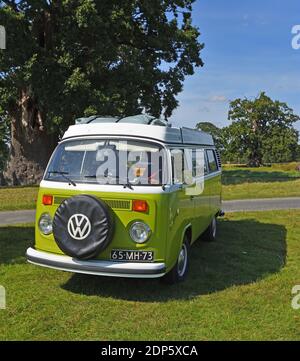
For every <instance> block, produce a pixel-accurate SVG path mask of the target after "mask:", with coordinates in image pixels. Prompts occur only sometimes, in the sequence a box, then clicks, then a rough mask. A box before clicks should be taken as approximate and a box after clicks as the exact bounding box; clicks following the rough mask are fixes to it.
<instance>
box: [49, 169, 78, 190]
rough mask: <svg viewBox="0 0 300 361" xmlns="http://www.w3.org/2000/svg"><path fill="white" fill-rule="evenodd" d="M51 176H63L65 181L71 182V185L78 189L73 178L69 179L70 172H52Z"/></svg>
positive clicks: (50, 172)
mask: <svg viewBox="0 0 300 361" xmlns="http://www.w3.org/2000/svg"><path fill="white" fill-rule="evenodd" d="M48 173H49V174H59V175H61V176H62V177H63V178H65V180H67V181H68V182H69V185H71V184H72V186H74V187H76V183H75V182H74V181H72V179H71V178H69V177H67V174H69V173H68V172H60V171H58V170H52V171H51V170H50V171H48Z"/></svg>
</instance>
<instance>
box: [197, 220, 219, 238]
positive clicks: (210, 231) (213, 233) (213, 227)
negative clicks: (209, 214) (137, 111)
mask: <svg viewBox="0 0 300 361" xmlns="http://www.w3.org/2000/svg"><path fill="white" fill-rule="evenodd" d="M201 239H202V240H203V241H205V242H214V241H216V239H217V217H214V218H213V219H212V221H211V223H210V225H209V226H208V228H207V229H206V231H205V232H204V233H203V234H202V236H201Z"/></svg>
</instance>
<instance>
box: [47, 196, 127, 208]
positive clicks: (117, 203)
mask: <svg viewBox="0 0 300 361" xmlns="http://www.w3.org/2000/svg"><path fill="white" fill-rule="evenodd" d="M65 199H67V197H60V196H55V197H54V204H55V205H60V204H61V203H62V202H63V201H64V200H65ZM101 200H102V201H104V202H105V203H106V204H107V205H108V206H109V207H110V208H112V209H127V210H131V203H132V202H131V201H130V200H123V199H105V198H101Z"/></svg>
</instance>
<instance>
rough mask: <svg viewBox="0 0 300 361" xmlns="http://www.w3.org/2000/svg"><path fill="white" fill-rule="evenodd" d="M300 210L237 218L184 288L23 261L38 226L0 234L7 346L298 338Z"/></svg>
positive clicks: (2, 328) (2, 332)
mask: <svg viewBox="0 0 300 361" xmlns="http://www.w3.org/2000/svg"><path fill="white" fill-rule="evenodd" d="M299 219H300V211H294V210H293V211H280V212H263V213H240V214H229V215H228V216H227V217H226V218H225V219H224V220H221V221H220V235H219V240H218V242H215V243H210V244H207V243H202V242H198V243H197V244H195V245H194V246H193V248H192V259H191V272H190V275H189V278H188V280H187V281H186V282H185V283H183V284H180V285H175V286H166V285H163V284H162V283H161V282H159V281H158V280H134V279H120V278H116V279H114V278H104V277H96V276H85V275H73V274H70V273H65V272H60V271H55V270H50V269H45V268H40V267H37V266H33V265H29V264H26V263H25V258H24V253H25V250H26V248H27V247H28V246H30V245H31V244H32V241H33V228H32V227H31V226H28V225H27V226H26V225H23V226H18V227H15V226H13V227H7V228H0V249H1V252H0V280H1V281H0V283H1V284H2V285H3V286H5V288H6V292H7V308H6V310H0V339H2V340H21V339H22V340H23V339H25V340H54V339H55V340H64V339H66V340H150V339H155V340H238V339H242V340H299V339H300V310H298V311H296V310H293V309H292V307H291V300H292V295H291V289H292V287H293V286H294V285H296V284H300V267H299V264H300V243H299V234H300V222H299Z"/></svg>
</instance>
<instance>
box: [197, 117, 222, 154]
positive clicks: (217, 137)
mask: <svg viewBox="0 0 300 361" xmlns="http://www.w3.org/2000/svg"><path fill="white" fill-rule="evenodd" d="M196 129H198V130H202V131H203V132H206V133H209V134H211V135H212V137H213V138H214V142H215V144H216V147H217V149H218V150H219V151H220V152H222V151H223V148H224V145H223V133H222V129H221V128H219V127H217V126H216V125H214V124H213V123H211V122H200V123H198V124H197V125H196Z"/></svg>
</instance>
